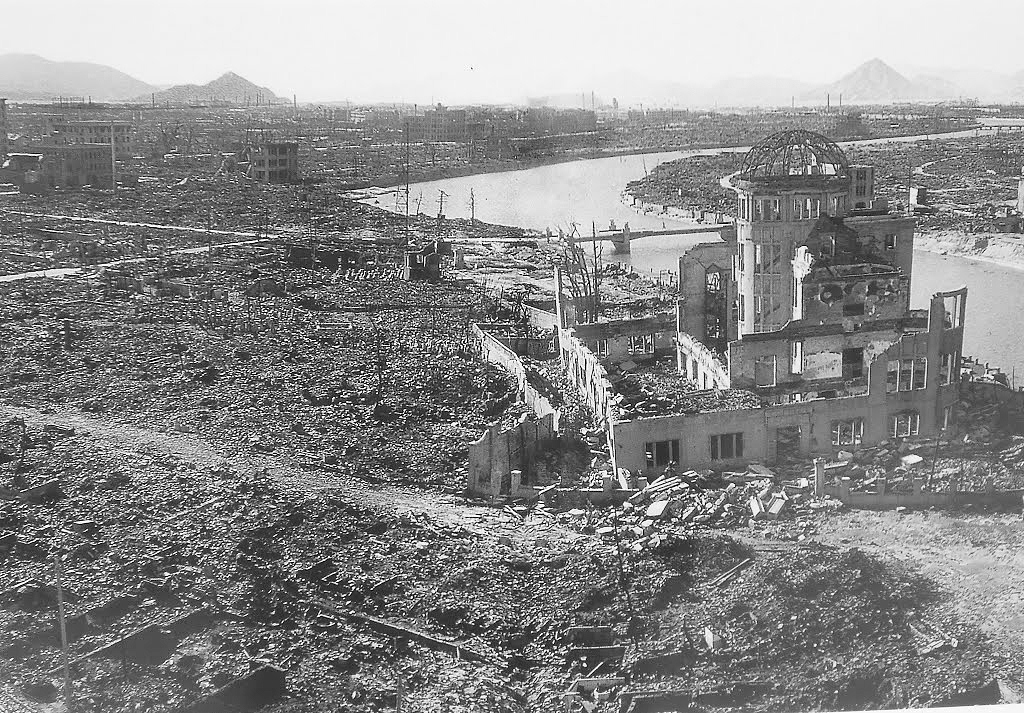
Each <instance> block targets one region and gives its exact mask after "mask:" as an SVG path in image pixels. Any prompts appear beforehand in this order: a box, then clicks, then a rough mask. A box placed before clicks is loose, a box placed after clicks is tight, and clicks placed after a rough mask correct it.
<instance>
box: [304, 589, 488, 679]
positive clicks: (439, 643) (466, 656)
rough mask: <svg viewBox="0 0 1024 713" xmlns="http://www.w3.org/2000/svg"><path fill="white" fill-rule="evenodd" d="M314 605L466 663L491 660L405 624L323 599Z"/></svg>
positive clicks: (316, 601) (316, 600) (314, 601)
mask: <svg viewBox="0 0 1024 713" xmlns="http://www.w3.org/2000/svg"><path fill="white" fill-rule="evenodd" d="M312 601H313V603H314V604H316V605H317V606H318V607H320V608H321V609H323V610H325V611H329V612H331V613H332V614H338V615H340V616H343V617H345V618H346V619H348V620H349V621H352V622H355V623H357V624H363V625H364V626H367V627H369V628H370V629H373V630H374V631H377V632H379V633H381V634H385V635H387V636H389V637H391V638H398V639H409V640H410V641H415V642H416V643H418V644H422V645H423V646H426V647H427V648H428V649H432V650H434V651H443V652H445V653H448V654H451V655H452V656H454V657H455V658H457V659H462V660H465V661H478V662H483V663H487V662H490V659H489V658H488V657H487V656H484V655H483V654H481V653H478V652H476V651H473V650H472V649H467V648H464V647H463V646H462V645H460V644H457V643H455V642H454V641H445V640H444V639H439V638H437V637H436V636H432V635H430V634H427V633H425V632H422V631H418V630H416V629H413V628H410V627H408V626H406V625H404V624H396V623H393V622H390V621H387V620H385V619H380V618H378V617H375V616H369V615H367V614H357V613H356V612H352V611H348V610H346V609H342V608H341V607H339V606H338V605H336V604H332V603H331V602H328V601H325V600H323V599H313V600H312Z"/></svg>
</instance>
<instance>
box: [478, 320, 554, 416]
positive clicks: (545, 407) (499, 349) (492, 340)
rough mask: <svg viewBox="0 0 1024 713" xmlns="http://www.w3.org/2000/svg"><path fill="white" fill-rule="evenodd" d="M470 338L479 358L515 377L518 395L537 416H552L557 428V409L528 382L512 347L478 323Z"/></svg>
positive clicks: (523, 367)
mask: <svg viewBox="0 0 1024 713" xmlns="http://www.w3.org/2000/svg"><path fill="white" fill-rule="evenodd" d="M470 338H471V339H472V341H473V343H474V344H475V345H476V348H477V350H478V353H479V354H480V358H481V359H483V360H484V361H486V362H489V363H491V364H494V365H496V366H500V367H501V368H502V369H504V370H505V371H507V372H508V373H510V374H512V376H514V377H515V379H516V383H517V384H518V385H519V397H520V398H521V399H522V400H523V402H524V403H525V404H526V405H527V406H529V407H530V410H532V411H533V413H534V414H535V415H536V416H537V417H544V416H552V417H553V418H554V422H555V426H554V427H555V429H556V430H557V429H558V425H559V424H558V419H559V413H558V410H557V409H556V408H555V407H554V406H552V405H551V402H550V401H548V400H547V398H546V397H544V396H543V395H542V394H541V393H540V392H539V391H537V389H535V388H534V387H533V385H531V384H530V382H529V379H528V378H527V375H526V367H525V366H524V365H523V360H522V359H520V358H519V355H518V354H516V353H515V352H514V351H512V349H510V348H509V347H508V346H506V345H505V344H502V343H501V341H499V340H498V338H496V337H495V336H494V335H492V334H488V333H487V332H485V331H484V330H483V329H481V327H480V325H477V324H474V325H473V328H472V329H471V330H470Z"/></svg>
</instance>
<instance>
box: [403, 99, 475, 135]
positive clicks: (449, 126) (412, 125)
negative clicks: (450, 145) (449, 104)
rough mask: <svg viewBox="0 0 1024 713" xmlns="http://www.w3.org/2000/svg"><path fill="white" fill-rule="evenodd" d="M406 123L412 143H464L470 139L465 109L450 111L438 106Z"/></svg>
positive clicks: (408, 119) (411, 118)
mask: <svg viewBox="0 0 1024 713" xmlns="http://www.w3.org/2000/svg"><path fill="white" fill-rule="evenodd" d="M405 121H406V124H407V126H408V127H409V140H410V141H414V142H424V141H435V142H436V141H454V142H462V141H467V140H468V139H469V126H468V115H467V112H466V110H465V109H448V108H446V107H444V106H441V105H440V104H438V105H437V107H436V108H435V109H429V110H427V111H425V112H423V114H422V115H421V116H410V117H408V118H407V119H406V120H405Z"/></svg>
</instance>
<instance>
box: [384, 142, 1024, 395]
mask: <svg viewBox="0 0 1024 713" xmlns="http://www.w3.org/2000/svg"><path fill="white" fill-rule="evenodd" d="M974 135H976V132H975V131H974V130H971V131H962V132H958V133H956V134H947V135H946V137H949V138H954V137H966V136H974ZM924 138H928V137H923V136H916V137H901V138H898V139H878V140H874V141H872V142H858V143H881V142H893V141H917V140H921V139H924ZM932 138H935V137H934V136H933V137H932ZM844 145H846V144H844ZM745 150H746V147H744V148H738V149H711V150H703V151H668V152H664V153H653V154H639V155H632V156H613V157H609V158H598V159H587V160H580V161H572V162H567V163H559V164H552V165H547V166H540V167H537V168H529V169H523V170H519V171H506V172H502V173H490V174H482V175H476V176H463V177H461V178H449V179H443V180H439V181H427V182H424V183H416V184H413V185H412V186H411V187H410V195H411V203H412V205H413V210H415V207H416V202H417V200H419V199H420V198H421V197H422V203H421V210H422V212H424V213H430V212H433V211H435V210H436V206H437V200H438V196H439V191H442V190H443V191H444V192H445V193H446V194H447V197H446V198H445V214H446V215H448V216H451V217H469V215H470V190H471V189H472V191H473V195H474V198H475V203H476V217H477V218H478V219H480V220H483V221H486V222H488V223H496V224H500V225H514V226H519V227H523V228H534V229H538V230H543V229H545V228H550V229H552V230H558V229H559V228H561V229H563V230H568V229H569V226H570V225H571V224H572V223H574V222H575V223H577V224H578V225H579V229H580V232H583V233H590V230H591V224H592V223H594V224H596V226H597V228H598V230H601V229H603V228H607V227H608V224H609V221H612V220H614V221H615V223H616V225H617V226H619V227H621V226H622V225H623V224H624V223H626V222H628V223H629V225H630V227H631V228H633V229H651V228H661V227H662V226H663V225H664V226H665V227H669V228H672V227H683V226H692V225H694V224H693V223H688V222H685V221H680V220H673V219H670V218H663V217H661V216H657V215H643V214H640V213H637V212H636V211H634V210H633V209H632V208H631V207H629V206H628V205H626V204H624V203H623V202H622V200H621V194H622V191H623V189H624V188H625V186H626V184H627V183H629V182H630V181H633V180H636V179H637V178H641V177H643V175H644V173H645V171H650V170H651V169H652V168H654V167H655V166H656V165H658V164H659V163H662V162H664V161H672V160H674V159H677V158H681V157H684V156H694V155H698V154H704V155H707V154H715V153H722V152H723V151H733V152H741V151H745ZM738 163H739V157H738V156H737V164H738ZM379 201H380V202H379V205H380V206H381V207H385V208H386V207H390V206H393V205H394V197H393V196H392V197H390V198H388V197H387V196H382V197H381V198H380V199H379ZM716 239H717V237H716V236H715V235H714V234H709V235H688V236H680V237H678V238H649V239H646V240H638V241H635V242H633V243H632V245H631V249H632V253H631V254H630V255H628V256H616V257H615V259H621V260H622V261H623V262H628V263H631V264H632V265H633V266H634V267H636V268H637V269H640V270H646V271H653V272H655V273H656V272H659V271H661V270H673V271H674V270H675V269H676V267H677V264H678V258H679V255H680V254H681V253H682V252H683V251H684V250H685V249H686V247H687V246H689V245H692V244H694V243H698V242H702V241H707V240H716ZM605 245H606V250H605V257H606V258H609V257H611V249H610V247H611V246H610V245H608V244H607V243H606V244H605ZM914 259H915V265H914V277H913V281H912V290H911V302H912V306H913V307H926V306H927V304H928V298H929V297H930V296H931V295H932V294H934V293H935V292H939V291H943V290H950V289H955V288H958V287H962V286H964V285H966V286H967V287H968V289H969V293H968V297H967V319H966V324H965V334H964V351H965V353H966V354H969V355H971V356H974V357H976V358H978V359H980V360H982V361H988V362H990V363H991V364H992V365H993V366H998V367H1000V368H1002V369H1003V371H1005V372H1007V374H1011V373H1014V372H1016V374H1018V375H1019V379H1018V383H1024V349H1022V348H1021V347H1022V345H1024V339H1022V336H1021V333H1022V332H1024V317H1022V315H1024V290H1018V289H1016V285H1018V284H1020V280H1021V278H1022V277H1024V272H1022V271H1021V270H1018V269H1014V268H1010V267H1001V266H999V265H995V264H992V263H985V262H979V261H974V260H968V259H964V258H958V257H946V256H942V255H937V254H934V253H927V252H923V251H920V250H919V251H916V252H915V255H914Z"/></svg>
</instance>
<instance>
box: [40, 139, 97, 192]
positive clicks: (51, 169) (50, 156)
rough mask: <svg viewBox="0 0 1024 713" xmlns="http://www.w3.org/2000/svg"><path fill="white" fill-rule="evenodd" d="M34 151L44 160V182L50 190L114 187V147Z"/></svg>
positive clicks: (76, 147)
mask: <svg viewBox="0 0 1024 713" xmlns="http://www.w3.org/2000/svg"><path fill="white" fill-rule="evenodd" d="M33 151H34V152H36V153H39V154H41V155H42V157H43V162H42V181H41V182H42V183H43V184H44V185H45V186H46V187H48V188H77V187H79V186H86V185H90V186H93V187H95V188H109V187H110V183H111V181H112V179H113V175H112V168H111V165H110V144H68V145H63V146H36V147H34V148H33Z"/></svg>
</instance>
